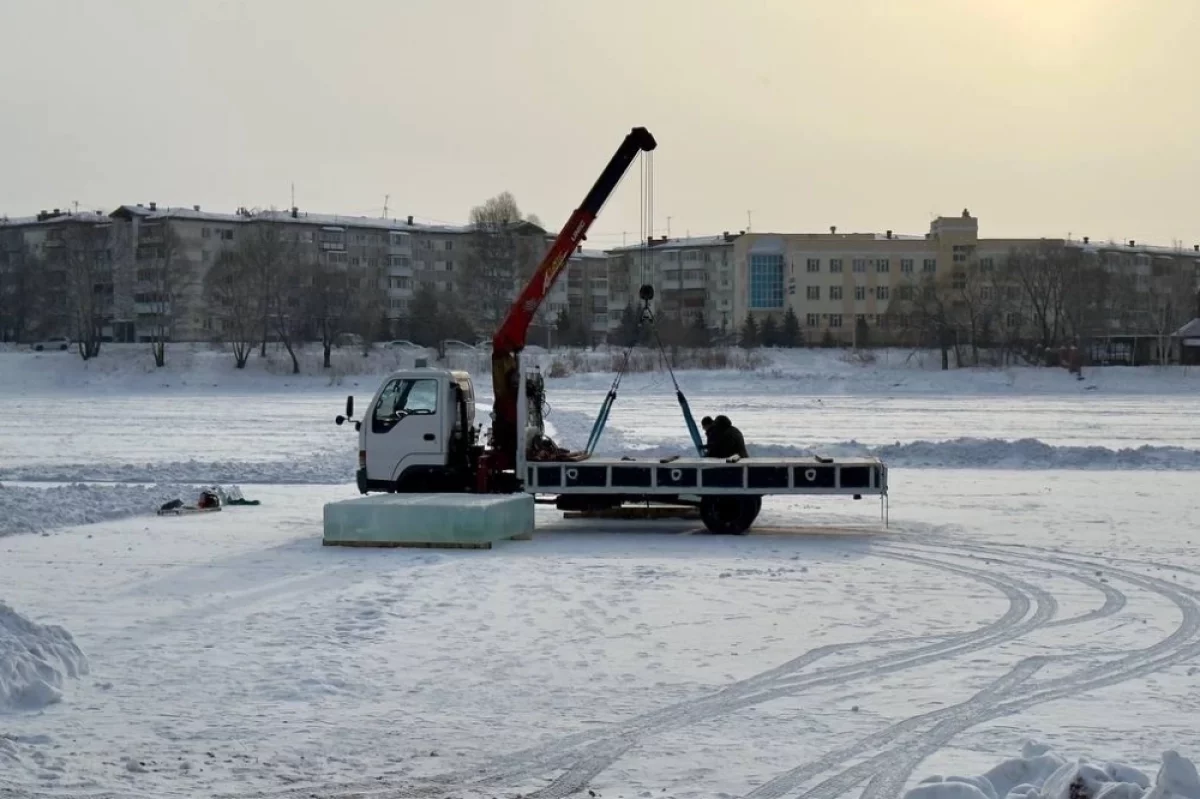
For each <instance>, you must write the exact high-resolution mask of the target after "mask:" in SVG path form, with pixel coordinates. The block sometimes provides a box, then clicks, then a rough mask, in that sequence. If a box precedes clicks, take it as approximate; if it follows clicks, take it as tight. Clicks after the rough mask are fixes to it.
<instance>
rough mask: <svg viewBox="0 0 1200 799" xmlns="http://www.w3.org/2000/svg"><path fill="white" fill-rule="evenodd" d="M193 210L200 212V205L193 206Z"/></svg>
mask: <svg viewBox="0 0 1200 799" xmlns="http://www.w3.org/2000/svg"><path fill="white" fill-rule="evenodd" d="M192 210H193V211H199V210H200V206H198V205H193V206H192Z"/></svg>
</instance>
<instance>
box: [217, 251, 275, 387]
mask: <svg viewBox="0 0 1200 799" xmlns="http://www.w3.org/2000/svg"><path fill="white" fill-rule="evenodd" d="M204 293H205V298H206V300H207V301H208V303H209V306H210V307H211V308H212V309H213V312H214V313H213V315H214V316H215V317H216V319H217V321H218V324H219V325H220V328H221V330H220V338H221V340H222V341H224V342H226V343H227V344H229V345H230V347H232V348H233V359H234V362H235V364H236V365H237V368H238V369H244V368H246V361H247V360H249V358H250V352H251V350H252V349H253V348H254V344H255V343H256V342H255V339H256V334H257V333H258V332H259V331H258V325H259V322H260V321H261V319H260V317H259V310H260V305H259V301H258V298H259V294H258V291H257V286H255V282H254V273H253V271H252V270H251V268H250V267H249V266H248V265H247V263H246V259H245V258H243V257H242V256H241V254H240V253H239V252H237V251H236V250H223V251H221V252H219V253H218V254H217V258H216V261H215V262H214V263H213V266H212V268H211V269H209V271H208V275H207V276H206V277H205V280H204Z"/></svg>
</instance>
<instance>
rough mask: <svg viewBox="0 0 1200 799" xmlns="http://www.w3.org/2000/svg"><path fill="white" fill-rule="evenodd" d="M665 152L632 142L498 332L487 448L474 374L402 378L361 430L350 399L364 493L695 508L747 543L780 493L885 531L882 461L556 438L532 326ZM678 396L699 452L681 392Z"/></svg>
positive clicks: (380, 395) (641, 133)
mask: <svg viewBox="0 0 1200 799" xmlns="http://www.w3.org/2000/svg"><path fill="white" fill-rule="evenodd" d="M656 147H657V143H656V142H655V139H654V137H653V136H651V135H650V132H649V131H647V130H646V129H645V128H640V127H639V128H633V129H632V130H631V131H630V132H629V133H628V134H627V135H626V136H625V138H624V140H623V141H622V142H621V146H620V147H619V148H618V149H617V151H616V153H615V154H614V155H613V156H612V158H611V159H610V160H609V162H608V165H607V166H606V167H605V169H604V171H603V172H602V173H601V174H600V177H599V178H598V179H597V180H596V183H595V185H593V186H592V189H591V191H589V192H588V194H587V196H586V197H585V198H584V200H583V203H582V204H581V205H580V206H579V208H577V209H576V210H575V212H574V213H572V214H571V217H570V219H568V220H567V223H566V224H565V225H564V226H563V228H562V230H561V231H560V232H559V234H558V236H557V238H556V239H555V240H554V243H553V245H552V246H551V247H550V249H549V251H548V252H547V253H546V255H545V257H544V258H543V259H542V261H541V263H540V264H539V265H538V267H537V269H536V270H535V271H534V273H533V276H532V277H531V279H530V280H529V282H528V283H527V284H526V285H525V287H524V289H523V290H522V291H521V293H520V295H519V296H518V298H517V300H516V301H515V302H514V303H513V305H512V306H511V308H510V309H509V311H508V314H507V315H506V316H505V318H504V321H503V323H502V324H501V325H500V327H499V328H498V329H497V330H496V333H495V335H494V336H493V339H492V388H493V391H494V395H495V396H494V401H493V405H492V425H491V429H490V434H489V435H488V437H487V440H486V443H481V442H480V441H479V440H478V439H479V437H480V435H479V432H478V431H477V429H476V427H475V423H474V420H475V391H474V385H473V383H472V380H471V376H470V375H469V374H468V373H467V372H464V371H455V370H448V369H435V368H429V367H426V366H424V365H420V364H419V365H418V366H417V367H415V368H413V369H406V370H399V371H396V372H393V373H391V374H389V375H388V376H387V377H386V378H385V379H384V380H383V382H382V383H381V385H380V386H379V388H378V389H377V390H376V392H375V394H374V396H373V397H372V398H371V401H370V404H369V405H368V408H367V413H366V414H365V415H364V416H363V418H361V419H359V420H353V418H352V417H353V415H354V398H353V397H347V399H346V415H345V416H344V417H343V416H338V417H337V418H336V420H335V421H336V422H337V424H339V425H340V424H342V423H344V422H346V421H348V420H349V421H353V422H354V425H355V429H356V430H357V431H358V438H359V447H358V469H357V472H356V475H355V476H356V481H357V483H358V489H359V491H360V492H361V493H363V494H367V493H369V492H394V493H447V492H450V493H463V492H473V493H526V494H533V495H540V496H543V497H548V498H550V501H552V502H554V504H556V506H557V507H558V508H560V509H562V510H564V511H567V510H574V511H579V510H607V509H611V508H617V507H620V506H622V505H624V504H627V503H638V504H650V503H654V504H659V505H676V506H694V507H698V508H699V510H700V517H701V519H702V520H703V522H704V524H705V526H706V527H707V528H708V529H709V530H710V531H713V532H720V533H745V532H746V531H747V529H748V528H749V527H750V525H751V524H753V522H754V520H755V519H756V518H757V516H758V513H759V511H760V510H761V508H762V499H763V497H764V496H765V495H769V494H785V495H846V496H853V497H854V498H855V499H861V498H862V497H863V496H864V495H874V496H878V497H879V498H880V508H881V512H882V513H883V515H884V518H885V521H886V505H887V466H886V465H884V464H883V462H882V461H880V460H879V459H877V458H844V459H837V460H834V459H830V458H822V457H816V456H814V457H810V458H753V457H752V458H743V459H738V458H736V457H735V458H731V459H728V460H726V459H721V458H708V457H703V456H701V455H697V456H690V457H672V458H664V459H657V458H656V459H641V460H639V459H636V458H629V457H624V458H598V457H594V456H593V455H592V454H591V451H592V449H593V447H594V441H589V443H588V446H587V449H586V451H584V452H582V453H568V452H566V451H564V450H560V449H558V448H557V447H556V446H554V445H553V444H552V443H551V442H548V440H547V439H545V437H544V420H543V419H542V407H543V404H544V402H543V400H544V391H545V388H544V383H543V381H542V376H541V374H540V373H539V372H536V371H527V370H524V369H523V368H522V366H521V360H520V355H521V351H522V350H523V349H524V347H525V343H526V337H527V335H528V332H529V327H530V324H531V323H532V321H533V318H534V316H535V315H536V313H537V311H538V309H539V308H540V307H541V305H542V303H543V301H544V300H545V299H546V296H547V295H548V294H549V293H550V290H551V289H552V288H553V287H554V284H555V281H556V280H557V279H558V278H559V275H560V274H561V273H562V270H563V268H564V267H565V265H566V263H567V260H568V259H569V258H570V256H571V254H572V253H573V252H574V251H575V249H576V248H577V247H578V246H579V245H580V243H581V242H583V241H584V240H585V238H586V236H587V231H588V229H589V228H590V227H591V225H592V223H593V222H594V221H595V219H596V216H597V215H598V214H599V212H600V209H601V208H602V207H603V206H604V204H605V202H606V201H607V200H608V198H609V196H610V195H611V194H612V192H613V190H614V189H615V188H616V186H617V184H618V183H619V182H620V181H621V178H622V177H623V176H624V174H625V172H626V171H627V170H628V168H629V166H630V164H632V162H633V160H634V159H635V158H636V157H637V156H638V155H639V154H640V153H643V152H650V151H652V150H654V149H655V148H656ZM642 296H643V300H644V301H646V302H647V304H648V303H649V300H650V299H651V297H652V290H651V289H650V288H649V287H643V292H642ZM672 376H673V375H672ZM673 377H674V376H673ZM614 392H615V389H614ZM676 392H677V394H678V395H679V398H680V404H681V406H683V409H684V415H685V418H687V419H688V420H689V432H690V433H691V435H692V438H693V441H694V442H697V443H698V441H699V438H698V434H697V432H696V431H695V430H694V427H695V425H694V423H691V422H690V412H689V410H688V408H687V406H686V402H685V401H684V399H683V395H682V392H681V391H680V390H679V386H678V382H677V381H676ZM606 411H607V409H605V410H603V411H602V414H606ZM598 427H602V425H598ZM598 434H599V432H598V430H597V431H594V435H596V436H598Z"/></svg>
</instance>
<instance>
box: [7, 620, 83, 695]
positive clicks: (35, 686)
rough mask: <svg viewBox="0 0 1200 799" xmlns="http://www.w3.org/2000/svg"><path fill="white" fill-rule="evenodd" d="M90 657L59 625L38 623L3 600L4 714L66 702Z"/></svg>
mask: <svg viewBox="0 0 1200 799" xmlns="http://www.w3.org/2000/svg"><path fill="white" fill-rule="evenodd" d="M87 673H88V663H87V658H86V657H85V656H84V654H83V652H82V651H81V650H80V649H79V647H78V646H76V645H75V640H74V639H73V638H72V637H71V634H70V633H69V632H67V631H66V630H65V629H63V628H62V627H59V626H58V625H43V624H36V623H34V622H32V621H30V620H29V619H26V618H25V617H24V616H22V615H21V614H19V613H17V612H16V611H15V610H13V609H12V608H11V607H9V606H8V605H7V604H6V603H4V602H3V601H0V713H5V712H13V711H20V710H37V709H38V708H42V707H45V706H46V705H51V704H54V703H55V702H58V701H61V699H62V688H63V684H64V683H65V682H66V680H67V678H76V677H79V676H81V675H84V674H87Z"/></svg>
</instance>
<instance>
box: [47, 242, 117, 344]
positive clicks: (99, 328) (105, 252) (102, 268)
mask: <svg viewBox="0 0 1200 799" xmlns="http://www.w3.org/2000/svg"><path fill="white" fill-rule="evenodd" d="M109 230H110V225H108V224H105V223H95V222H86V221H78V222H76V221H72V222H69V223H66V224H63V225H60V226H56V227H54V228H53V229H52V230H51V231H48V232H47V244H48V245H50V246H49V248H48V249H49V252H50V256H49V258H48V260H49V262H50V263H49V264H48V267H49V271H51V272H52V273H57V274H55V276H54V278H51V280H50V283H51V285H52V286H54V284H57V286H58V287H60V288H61V293H60V297H61V299H62V301H63V302H62V311H63V317H64V322H65V323H66V327H67V329H68V330H69V331H70V334H71V335H72V336H73V337H74V339H75V342H76V346H77V347H78V349H79V355H80V357H81V358H83V359H84V360H85V361H86V360H88V359H90V358H95V357H96V356H97V355H99V354H100V343H101V340H102V338H103V335H104V325H105V323H106V321H107V320H108V318H109V317H110V316H111V314H112V304H113V283H112V257H111V250H110V249H109Z"/></svg>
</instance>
